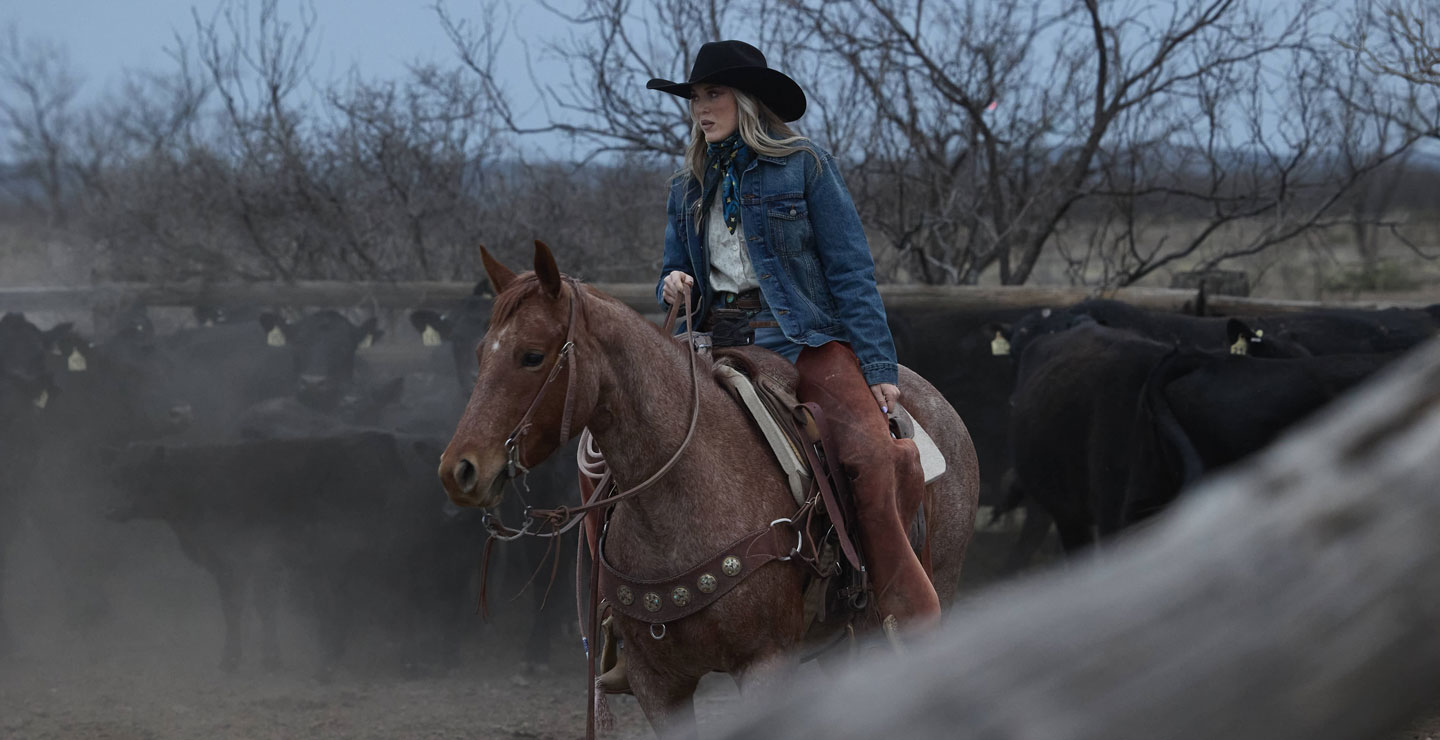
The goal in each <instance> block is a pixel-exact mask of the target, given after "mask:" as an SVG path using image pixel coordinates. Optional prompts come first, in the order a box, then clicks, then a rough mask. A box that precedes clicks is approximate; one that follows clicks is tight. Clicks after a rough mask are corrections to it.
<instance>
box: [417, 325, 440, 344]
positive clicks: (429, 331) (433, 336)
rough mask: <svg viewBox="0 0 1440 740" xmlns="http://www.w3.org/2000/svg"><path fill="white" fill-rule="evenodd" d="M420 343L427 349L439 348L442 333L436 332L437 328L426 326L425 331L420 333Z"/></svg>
mask: <svg viewBox="0 0 1440 740" xmlns="http://www.w3.org/2000/svg"><path fill="white" fill-rule="evenodd" d="M420 343H421V344H424V345H425V346H426V347H439V346H440V332H438V331H436V330H435V327H433V326H430V325H429V324H426V325H425V331H422V332H420Z"/></svg>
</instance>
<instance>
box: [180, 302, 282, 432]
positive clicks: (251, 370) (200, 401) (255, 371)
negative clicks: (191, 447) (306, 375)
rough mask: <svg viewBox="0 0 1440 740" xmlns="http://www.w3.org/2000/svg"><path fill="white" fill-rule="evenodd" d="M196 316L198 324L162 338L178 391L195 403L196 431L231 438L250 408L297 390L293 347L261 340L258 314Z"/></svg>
mask: <svg viewBox="0 0 1440 740" xmlns="http://www.w3.org/2000/svg"><path fill="white" fill-rule="evenodd" d="M196 320H197V326H194V327H189V328H184V329H180V330H178V331H176V332H174V333H173V334H170V335H168V336H165V337H162V338H161V343H162V346H163V348H164V350H165V352H166V353H167V355H168V357H169V360H170V362H171V364H172V368H173V372H172V374H171V377H170V381H171V382H172V383H173V384H174V387H175V389H176V390H175V393H176V394H177V395H180V396H183V397H185V398H187V399H188V400H189V402H190V403H191V405H192V407H193V417H194V422H193V423H194V426H193V428H192V430H191V433H192V434H193V435H195V436H204V437H207V438H217V437H227V436H232V435H233V432H234V428H233V427H234V422H235V419H236V418H237V417H238V416H239V414H240V413H242V412H243V411H244V410H245V409H247V408H249V407H251V406H253V405H254V404H256V403H259V402H261V401H264V400H266V399H271V398H279V397H283V396H292V395H294V394H295V392H296V387H297V385H298V383H299V371H298V370H297V369H296V363H295V360H294V350H293V348H292V347H288V346H284V345H283V344H282V345H281V346H271V345H269V344H261V343H260V342H259V341H257V340H258V334H259V332H257V331H256V329H255V324H256V321H257V319H256V318H255V317H254V316H249V317H248V318H246V314H245V313H244V312H241V313H239V314H237V313H236V312H225V311H221V310H219V309H213V308H209V309H205V310H203V311H202V310H197V312H196ZM281 336H282V337H283V333H282V335H281Z"/></svg>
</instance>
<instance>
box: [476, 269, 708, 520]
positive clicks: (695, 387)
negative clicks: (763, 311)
mask: <svg viewBox="0 0 1440 740" xmlns="http://www.w3.org/2000/svg"><path fill="white" fill-rule="evenodd" d="M565 281H566V283H568V284H569V285H570V325H569V327H567V328H566V330H565V343H564V344H563V345H561V347H560V353H559V355H558V356H557V357H556V358H555V364H554V365H553V366H552V367H551V368H550V374H549V375H548V376H547V377H546V378H545V382H544V383H543V384H542V385H541V386H540V389H539V390H538V391H536V393H535V397H534V398H533V399H531V401H530V406H529V408H527V409H526V410H525V414H524V416H522V417H520V421H519V422H518V423H517V424H516V425H515V428H514V429H513V430H511V432H510V435H509V436H508V437H506V438H505V474H506V476H507V477H509V479H510V483H511V485H512V486H516V483H515V480H516V478H518V477H521V476H524V475H525V474H526V473H528V472H529V471H530V469H529V468H528V467H526V466H525V464H524V462H523V460H522V459H521V458H522V453H521V450H520V443H521V442H522V441H523V440H524V438H525V435H526V434H528V433H529V432H530V429H531V427H532V424H531V423H530V420H531V418H532V417H533V416H534V415H535V411H536V409H538V408H539V406H540V402H541V401H542V400H543V399H544V398H545V394H546V392H547V391H549V390H550V386H551V385H552V384H553V383H554V382H555V379H556V378H557V377H559V375H560V371H561V369H563V368H565V367H566V366H568V367H569V368H570V369H571V372H569V373H567V375H566V378H565V406H564V410H563V411H562V412H561V417H560V445H562V446H563V445H564V444H565V443H566V442H568V441H569V440H570V424H571V421H572V417H573V412H574V409H573V403H574V379H575V372H574V370H575V368H576V367H577V362H578V358H577V355H576V351H575V326H576V323H577V322H576V318H577V316H578V315H579V304H580V302H581V300H582V291H581V287H580V282H579V281H578V280H575V279H574V278H571V277H567V278H565ZM682 293H683V294H682V296H681V300H680V302H679V303H676V304H672V305H671V306H670V311H669V313H668V314H667V315H666V317H665V327H664V331H665V333H666V334H667V335H668V334H670V333H671V332H672V330H673V328H674V325H675V319H676V318H677V317H678V316H679V313H680V307H681V305H683V306H684V308H685V346H686V354H687V355H688V356H689V358H690V390H691V408H690V426H689V428H688V429H687V430H686V432H685V439H684V440H682V441H681V442H680V446H679V447H678V448H677V449H676V450H675V453H674V454H673V455H671V456H670V459H669V460H667V461H666V462H665V464H664V465H662V466H660V469H659V470H656V471H655V472H654V473H651V474H650V477H648V478H646V479H645V480H644V481H642V482H640V483H639V484H637V485H635V486H633V487H631V488H629V489H626V490H625V491H621V492H619V493H616V494H614V495H611V496H604V495H603V494H604V491H603V490H602V489H600V488H597V489H596V494H595V496H594V497H593V498H592V500H591V501H588V502H586V503H583V504H581V505H580V506H575V507H568V506H560V507H557V508H554V509H535V508H532V507H528V506H527V507H526V508H525V522H524V524H522V525H521V526H520V528H519V529H514V528H511V527H507V526H505V524H504V523H502V522H501V521H500V520H499V518H498V517H496V516H494V515H492V514H490V513H489V512H487V513H486V514H485V515H484V516H483V517H482V519H483V521H484V522H485V527H486V529H488V530H489V531H490V536H491V538H493V539H496V540H500V541H502V542H508V541H510V540H514V539H518V538H520V537H524V536H527V535H528V536H531V537H546V538H552V537H560V536H562V535H564V534H565V533H567V532H569V531H570V530H571V529H574V528H575V526H576V525H578V524H579V523H580V522H582V521H584V520H585V515H586V514H589V513H590V512H591V511H594V510H596V509H607V508H610V507H612V506H614V505H615V504H617V503H619V502H620V501H623V500H624V499H627V498H630V497H631V496H634V495H636V494H638V493H640V492H642V491H644V490H646V489H648V488H649V487H650V486H652V485H654V484H655V482H656V481H658V480H659V479H660V478H661V477H662V476H664V475H665V474H666V473H668V472H670V469H671V468H673V467H675V463H677V462H678V461H679V460H680V456H681V455H683V454H684V453H685V450H686V449H687V448H688V447H689V446H690V442H691V440H693V439H694V438H695V429H696V427H697V425H698V422H699V420H700V370H699V366H698V365H697V361H696V358H695V354H696V352H695V348H694V338H695V333H694V331H695V330H694V326H695V319H694V311H693V309H692V308H691V307H690V289H689V288H688V287H685V288H683V289H682ZM517 494H518V487H517Z"/></svg>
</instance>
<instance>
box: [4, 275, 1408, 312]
mask: <svg viewBox="0 0 1440 740" xmlns="http://www.w3.org/2000/svg"><path fill="white" fill-rule="evenodd" d="M596 287H598V288H600V289H601V290H604V291H605V292H607V293H609V294H610V295H613V296H615V297H616V298H619V299H620V300H622V301H625V302H626V303H627V304H629V305H630V306H631V307H632V308H635V309H636V310H638V311H641V312H642V313H651V312H655V311H656V310H657V309H656V306H655V287H654V285H652V284H649V283H596ZM473 289H474V283H457V282H397V283H376V282H370V283H364V282H330V281H309V282H305V281H302V282H297V283H223V284H200V283H176V284H168V285H144V284H134V283H112V284H104V285H95V286H85V287H54V286H39V287H14V288H0V311H67V310H86V309H90V308H94V307H97V306H99V307H105V306H121V305H128V304H131V303H143V304H145V305H150V306H194V305H197V304H202V303H203V304H210V305H217V306H226V307H236V306H263V307H280V306H297V307H300V306H306V307H313V308H354V307H372V308H385V309H404V308H445V307H448V306H450V305H453V304H454V303H455V302H457V301H459V300H461V299H463V298H464V297H465V296H467V295H470V293H471V291H472V290H473ZM880 292H881V294H882V295H883V296H884V299H885V305H886V306H889V307H892V308H897V309H916V310H925V309H950V310H977V311H978V310H985V309H1005V308H1024V307H1028V306H1065V305H1069V304H1072V303H1076V302H1078V301H1081V300H1084V299H1086V298H1091V297H1095V296H1097V295H1100V296H1103V297H1107V298H1117V299H1120V300H1123V301H1126V302H1129V303H1133V304H1135V305H1137V306H1142V307H1145V308H1151V309H1157V310H1165V311H1179V310H1183V309H1184V307H1185V306H1186V305H1187V304H1188V303H1189V302H1191V301H1193V300H1194V298H1195V293H1194V292H1193V291H1186V290H1172V289H1169V288H1122V289H1120V290H1116V291H1109V292H1105V293H1098V294H1097V293H1096V291H1095V290H1094V289H1093V288H1082V287H1064V286H1059V287H1056V286H1030V285H1018V286H1009V287H999V286H993V287H992V286H929V285H884V286H881V288H880ZM1320 305H1321V304H1319V303H1316V302H1313V301H1279V300H1271V299H1264V298H1239V297H1235V296H1219V295H1217V296H1211V297H1210V307H1211V311H1212V312H1214V313H1217V314H1259V313H1277V312H1286V311H1302V310H1308V309H1311V308H1316V307H1319V306H1320ZM1347 305H1353V306H1355V307H1361V308H1368V307H1379V304H1374V303H1356V304H1347ZM1387 305H1388V304H1387Z"/></svg>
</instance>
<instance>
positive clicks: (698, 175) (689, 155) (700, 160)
mask: <svg viewBox="0 0 1440 740" xmlns="http://www.w3.org/2000/svg"><path fill="white" fill-rule="evenodd" d="M727 87H728V86H727ZM730 92H731V93H732V94H734V96H735V114H736V129H738V130H739V131H740V138H741V139H743V140H744V141H745V146H748V147H750V149H751V150H752V151H754V152H755V153H756V154H764V155H766V156H770V157H784V156H788V155H791V154H794V153H795V152H809V153H810V156H812V157H814V158H815V170H816V172H819V171H820V166H821V165H820V153H819V152H817V151H815V148H814V147H812V146H811V145H810V140H809V139H807V138H805V137H804V136H801V135H800V134H799V133H797V132H796V131H795V129H792V128H790V126H789V125H788V124H786V123H785V122H784V121H782V120H780V117H779V116H777V115H775V112H774V111H772V110H770V107H769V106H767V105H765V104H764V103H761V102H760V101H759V100H757V99H756V98H755V96H753V95H751V94H749V93H747V92H745V91H743V90H740V89H737V88H734V87H731V88H730ZM691 119H692V120H691V122H690V132H691V133H690V144H689V145H688V146H686V147H685V166H684V168H682V169H681V170H680V171H679V172H677V173H675V176H676V177H684V176H686V175H688V176H690V177H693V178H695V181H696V182H699V183H703V182H705V151H706V150H705V145H706V142H705V130H704V129H702V128H700V122H699V121H696V120H693V119H694V116H693V115H692V116H691ZM700 205H701V204H700V201H699V200H696V201H695V205H694V208H695V215H696V218H697V220H698V218H699V215H700Z"/></svg>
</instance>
